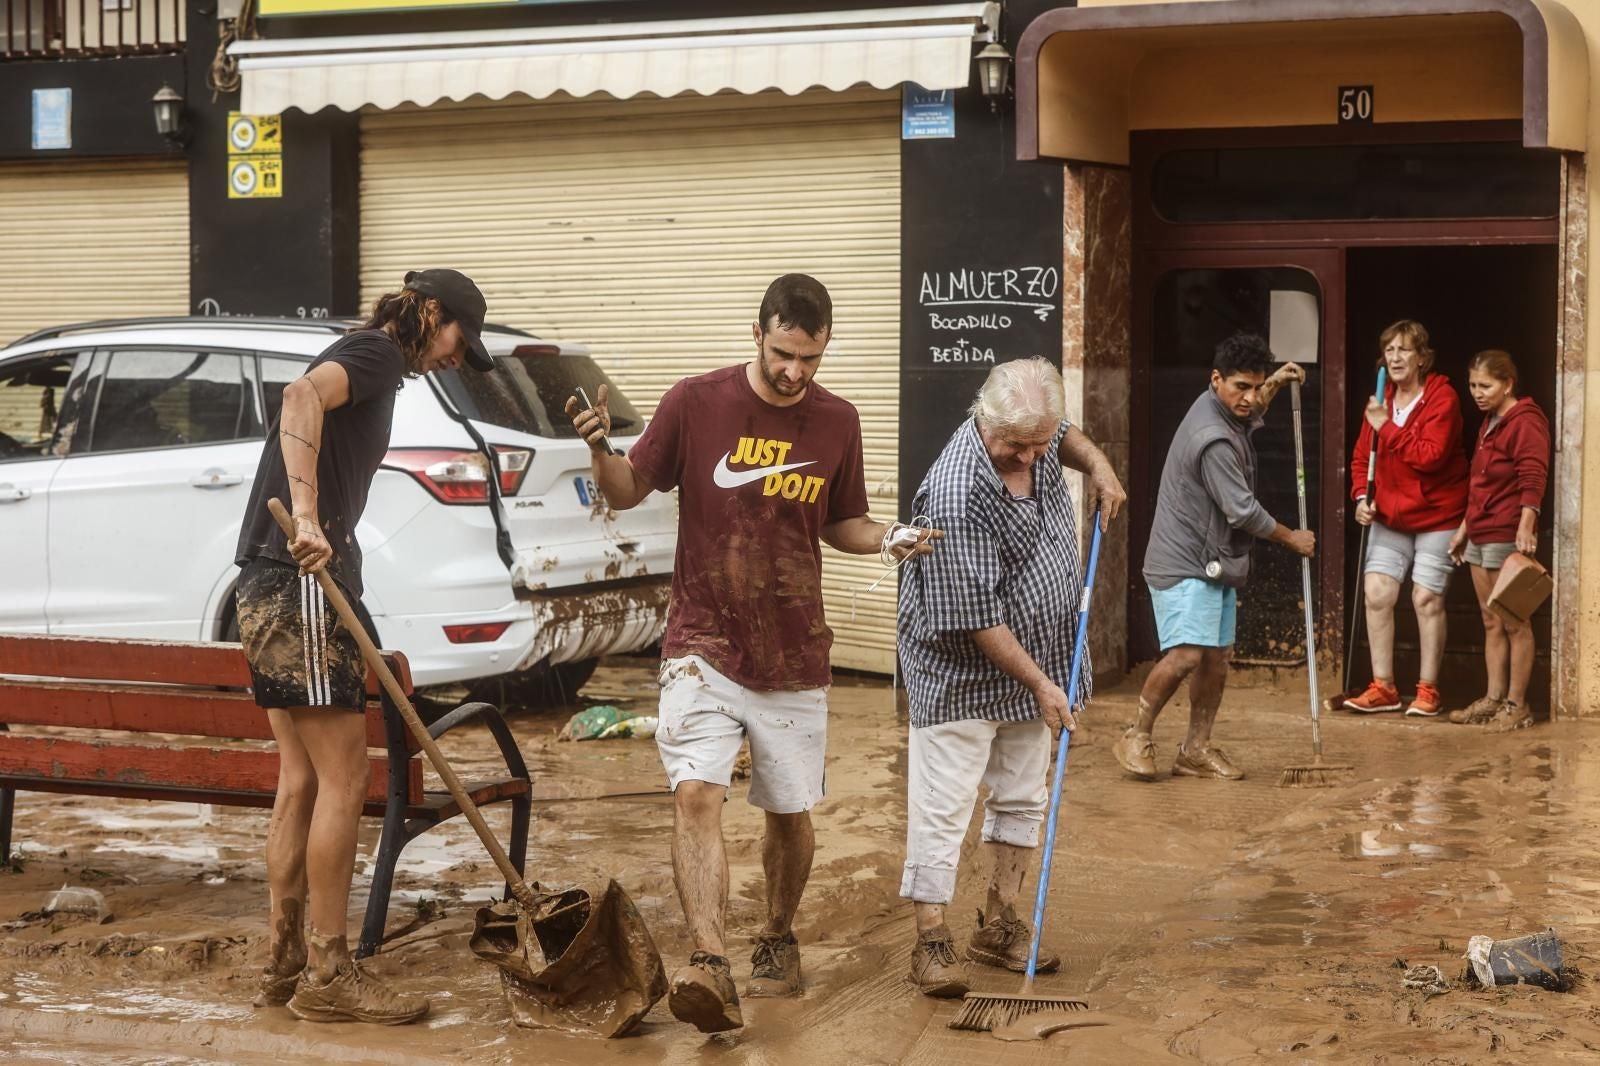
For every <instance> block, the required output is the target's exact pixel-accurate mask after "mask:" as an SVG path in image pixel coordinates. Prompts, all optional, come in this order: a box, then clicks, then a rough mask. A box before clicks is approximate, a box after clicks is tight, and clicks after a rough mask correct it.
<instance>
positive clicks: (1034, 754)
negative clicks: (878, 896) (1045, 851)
mask: <svg viewBox="0 0 1600 1066" xmlns="http://www.w3.org/2000/svg"><path fill="white" fill-rule="evenodd" d="M1049 769H1050V730H1049V728H1048V727H1047V726H1046V725H1045V724H1044V721H1043V719H1039V718H1035V719H1033V720H1032V721H1031V722H985V721H981V720H978V719H967V720H964V721H959V722H944V723H941V724H939V725H927V726H923V727H922V728H920V729H919V728H917V727H916V726H912V727H911V742H910V745H909V748H908V751H907V766H906V869H905V874H904V876H903V877H902V878H901V880H900V895H902V896H904V897H905V898H906V899H911V900H916V901H917V902H918V903H949V902H950V900H951V899H953V898H954V897H955V894H956V866H957V865H958V864H959V862H960V860H961V841H962V839H963V838H964V837H966V835H967V823H968V822H970V821H971V820H972V808H973V805H974V804H976V803H977V802H978V788H979V787H980V786H982V785H988V786H989V798H988V799H986V800H984V802H983V807H984V811H985V814H984V818H983V839H984V840H987V841H992V842H994V843H999V844H1013V845H1016V846H1017V847H1020V848H1036V847H1038V846H1039V826H1040V823H1042V822H1043V821H1044V809H1045V805H1046V803H1047V802H1048V800H1049V795H1048V792H1049V790H1048V789H1047V788H1046V787H1045V775H1046V774H1047V773H1048V772H1049Z"/></svg>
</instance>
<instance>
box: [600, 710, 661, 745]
mask: <svg viewBox="0 0 1600 1066" xmlns="http://www.w3.org/2000/svg"><path fill="white" fill-rule="evenodd" d="M657 722H658V719H657V718H656V716H655V715H653V714H641V715H637V716H635V717H633V718H624V719H623V720H622V721H620V722H616V723H614V724H612V725H608V726H606V727H605V729H603V730H601V731H600V735H599V736H597V737H595V738H594V739H595V740H615V739H617V738H618V737H643V738H648V737H653V736H655V735H656V725H657Z"/></svg>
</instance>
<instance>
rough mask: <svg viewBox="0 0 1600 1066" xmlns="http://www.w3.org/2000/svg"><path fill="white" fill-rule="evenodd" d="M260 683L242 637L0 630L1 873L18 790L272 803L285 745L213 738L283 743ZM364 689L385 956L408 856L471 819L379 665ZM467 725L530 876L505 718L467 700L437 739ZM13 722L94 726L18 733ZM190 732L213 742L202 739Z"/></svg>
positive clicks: (372, 934) (526, 792) (477, 785)
mask: <svg viewBox="0 0 1600 1066" xmlns="http://www.w3.org/2000/svg"><path fill="white" fill-rule="evenodd" d="M385 659H386V661H387V662H388V663H389V667H390V669H391V670H392V671H393V672H394V675H395V677H396V678H397V679H398V680H399V682H400V684H401V686H402V688H403V689H404V690H405V692H406V693H407V695H409V694H410V693H411V691H412V685H411V672H410V669H409V668H408V666H407V664H406V660H405V657H404V656H403V655H401V654H399V653H398V652H386V653H385ZM249 684H250V671H249V668H248V667H247V666H246V664H245V660H244V655H243V653H242V652H241V651H240V648H239V645H237V644H220V643H218V644H189V643H179V642H170V641H149V640H107V639H101V638H95V637H51V636H33V635H25V634H0V867H3V866H5V865H6V863H7V862H8V860H9V858H10V855H11V820H12V811H13V805H14V801H15V796H14V793H15V792H16V791H26V792H65V793H72V794H76V795H86V796H117V797H124V798H132V799H152V800H179V801H185V802H192V803H213V804H220V805H225V806H235V807H271V806H272V801H273V796H274V795H275V794H276V792H277V782H278V754H277V752H276V750H273V749H268V748H265V747H263V746H262V745H260V744H253V745H244V744H238V743H229V742H228V741H227V740H222V741H221V742H218V740H217V739H216V738H238V739H241V740H257V741H259V740H270V739H271V738H272V730H271V728H270V726H269V725H268V723H267V716H266V713H265V712H264V711H262V710H261V709H260V708H259V707H257V706H256V704H255V701H254V700H253V699H252V698H251V696H250V694H249V693H248V692H247V691H246V689H247V688H248V686H249ZM367 694H368V697H369V700H368V703H367V745H368V748H369V752H368V755H369V758H370V759H371V762H372V781H371V785H370V786H369V790H368V793H367V804H366V809H365V812H364V813H365V814H366V815H367V816H369V817H374V818H377V817H381V818H382V819H383V836H382V839H381V840H380V842H379V845H378V862H377V868H376V869H375V870H374V871H373V875H372V890H371V893H370V895H369V896H368V898H367V914H366V920H365V921H364V922H363V924H362V927H361V941H360V945H359V947H358V951H357V953H358V954H359V955H361V956H366V955H370V954H371V953H372V952H374V951H376V950H377V947H378V943H379V941H380V939H381V938H382V936H383V928H384V919H385V916H386V915H387V912H388V909H389V894H390V891H391V889H392V888H393V885H394V866H395V862H396V860H398V859H399V857H400V852H401V851H402V850H403V849H404V848H405V846H406V844H408V843H410V842H411V841H412V840H413V839H415V838H416V837H417V836H418V835H420V834H422V833H424V832H426V831H427V830H429V829H431V828H433V827H434V826H436V825H438V824H439V823H440V822H443V821H445V820H447V819H450V818H453V817H455V816H456V815H457V814H459V813H461V812H460V808H459V807H457V805H456V803H455V801H454V800H452V799H451V798H450V795H449V794H448V793H447V792H443V791H439V792H433V791H426V790H424V789H423V783H422V761H421V758H420V757H419V755H418V744H417V742H416V739H415V738H414V737H412V736H411V733H410V731H409V730H408V729H407V728H406V726H405V722H404V721H403V720H402V719H401V717H400V714H399V712H398V711H397V710H396V709H395V708H394V706H393V705H392V704H391V702H390V700H389V697H388V696H387V694H385V693H384V692H383V690H382V686H381V685H379V684H378V681H377V676H376V675H375V674H373V673H371V672H370V671H369V672H368V675H367ZM468 721H481V722H482V723H483V724H484V725H486V726H488V728H489V731H490V733H491V734H492V735H493V736H494V739H495V742H496V744H498V745H499V748H500V754H501V756H502V757H503V758H504V760H505V764H506V776H505V777H502V778H496V779H493V780H488V781H467V782H464V784H465V786H466V788H467V791H468V792H469V794H470V795H471V796H472V798H473V800H474V801H476V802H477V803H478V804H479V805H480V806H483V805H487V804H491V803H499V802H502V801H509V802H510V803H511V840H510V846H509V848H508V849H507V850H508V851H509V853H510V857H511V862H512V865H514V866H515V867H516V868H517V869H518V870H519V871H521V870H522V868H523V861H524V859H525V857H526V854H527V841H528V825H529V813H530V809H531V803H532V794H533V786H532V782H531V780H530V778H529V776H528V768H527V765H526V764H525V763H524V762H523V759H522V753H521V752H520V751H519V750H518V748H517V744H516V740H515V738H513V737H512V735H511V730H510V729H509V728H508V727H507V726H506V723H505V719H504V718H502V717H501V715H500V712H499V710H498V709H497V708H495V707H494V706H492V705H491V704H487V703H468V704H464V705H462V706H460V707H458V708H456V709H455V710H454V711H451V712H450V713H449V714H446V715H445V716H444V717H442V718H440V719H439V720H438V721H436V722H434V723H433V724H432V725H431V726H430V727H429V730H428V731H429V732H430V733H431V734H432V735H433V736H434V737H435V738H437V737H439V736H441V735H443V734H444V733H446V732H448V731H449V730H451V729H453V728H455V727H456V726H458V725H461V724H462V723H464V722H468ZM16 725H26V726H61V727H71V728H73V729H77V730H94V731H95V732H94V733H93V734H87V733H77V734H75V735H74V734H59V735H57V734H50V733H41V734H34V735H28V734H19V733H16V732H12V731H9V729H8V727H9V726H16ZM101 731H104V732H101ZM151 734H169V735H173V736H167V737H157V736H151ZM191 737H202V738H212V739H210V740H209V741H201V742H194V741H190V740H188V739H187V738H191ZM370 749H379V750H378V751H372V750H370ZM264 844H265V839H263V845H264Z"/></svg>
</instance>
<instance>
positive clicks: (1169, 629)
mask: <svg viewBox="0 0 1600 1066" xmlns="http://www.w3.org/2000/svg"><path fill="white" fill-rule="evenodd" d="M1150 605H1151V606H1152V607H1154V608H1155V610H1156V636H1157V637H1158V638H1160V641H1161V650H1162V651H1166V650H1168V649H1169V648H1175V647H1177V646H1178V645H1179V644H1193V645H1195V646H1196V647H1200V648H1231V647H1232V646H1233V631H1234V626H1235V623H1236V622H1237V621H1238V618H1239V590H1238V589H1236V588H1232V587H1229V586H1226V585H1218V584H1216V583H1215V582H1212V581H1207V580H1205V579H1204V578H1199V577H1189V578H1184V579H1183V580H1182V581H1180V582H1178V583H1177V584H1176V585H1174V586H1172V587H1171V588H1170V589H1158V588H1156V587H1155V586H1154V585H1151V586H1150Z"/></svg>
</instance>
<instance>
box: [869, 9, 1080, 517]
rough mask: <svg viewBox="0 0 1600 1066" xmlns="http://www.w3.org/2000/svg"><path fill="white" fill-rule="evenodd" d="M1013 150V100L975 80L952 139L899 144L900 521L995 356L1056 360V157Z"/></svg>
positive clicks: (960, 102) (963, 98)
mask: <svg viewBox="0 0 1600 1066" xmlns="http://www.w3.org/2000/svg"><path fill="white" fill-rule="evenodd" d="M1041 6H1042V5H1041ZM1018 21H1020V20H1018ZM1011 32H1012V33H1014V34H1020V33H1021V26H1020V25H1018V26H1015V27H1013V28H1012V31H1011ZM1010 35H1011V34H1010V33H1008V36H1010ZM1015 156H1016V140H1015V136H1014V129H1013V115H1012V113H1011V111H1010V109H1009V107H1008V108H1006V109H1004V110H1002V111H1001V112H1000V113H999V114H996V113H994V112H993V111H992V110H991V109H990V107H989V104H988V102H987V101H985V100H984V99H983V97H982V96H981V95H980V94H979V92H978V91H977V89H976V88H970V89H965V90H962V91H960V92H958V93H957V94H956V136H955V138H954V139H948V140H927V141H905V142H902V144H901V150H900V160H901V226H900V233H901V252H900V264H901V265H900V278H901V315H900V512H901V513H900V517H901V519H902V520H907V519H909V518H910V517H911V516H910V511H909V509H910V507H911V499H912V496H913V495H914V494H915V493H916V490H917V486H918V485H920V484H921V483H922V478H923V476H924V475H925V474H926V473H927V471H928V467H929V466H931V465H932V464H933V460H934V459H935V458H937V457H938V455H939V452H940V451H941V450H942V449H943V448H944V445H945V442H946V441H948V440H949V438H950V434H951V433H952V432H954V430H955V429H956V427H957V426H958V425H960V423H961V421H962V419H964V418H965V417H966V412H967V408H968V407H969V406H970V405H971V403H972V399H973V397H974V395H976V393H977V391H978V386H980V385H981V384H983V380H984V378H985V377H987V376H988V373H989V371H990V370H991V369H992V368H993V367H994V366H995V364H996V363H1000V362H1004V361H1005V360H1008V359H1020V358H1028V357H1030V356H1035V355H1042V356H1044V357H1045V358H1047V359H1050V360H1051V361H1053V362H1055V363H1057V364H1059V363H1060V360H1061V299H1062V295H1061V294H1062V279H1061V259H1062V237H1061V232H1062V229H1061V226H1062V187H1061V168H1060V166H1059V165H1052V164H1045V163H1037V162H1026V163H1021V162H1018V161H1017V160H1016V158H1015Z"/></svg>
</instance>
